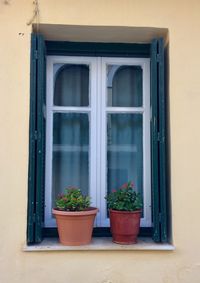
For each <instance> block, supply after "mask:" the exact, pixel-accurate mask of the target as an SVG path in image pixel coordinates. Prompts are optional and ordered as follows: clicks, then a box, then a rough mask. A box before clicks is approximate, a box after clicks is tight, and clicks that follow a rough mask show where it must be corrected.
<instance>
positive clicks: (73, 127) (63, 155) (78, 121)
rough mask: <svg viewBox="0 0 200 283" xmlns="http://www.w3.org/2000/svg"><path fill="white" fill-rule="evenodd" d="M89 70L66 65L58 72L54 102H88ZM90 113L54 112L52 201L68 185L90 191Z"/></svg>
mask: <svg viewBox="0 0 200 283" xmlns="http://www.w3.org/2000/svg"><path fill="white" fill-rule="evenodd" d="M88 85H89V70H88V67H87V66H84V65H64V66H63V67H62V68H61V71H58V72H57V75H56V80H55V89H54V105H58V106H78V107H81V106H86V105H88V97H89V95H88ZM88 163H89V117H88V114H85V113H67V112H66V113H54V116H53V168H52V170H53V172H52V176H53V180H52V186H53V188H52V201H53V203H52V205H54V201H55V198H56V196H57V195H58V194H59V193H62V192H63V191H64V189H65V188H66V187H69V186H75V187H79V188H80V189H81V190H82V192H83V193H84V194H88V191H89V178H88V176H89V166H88Z"/></svg>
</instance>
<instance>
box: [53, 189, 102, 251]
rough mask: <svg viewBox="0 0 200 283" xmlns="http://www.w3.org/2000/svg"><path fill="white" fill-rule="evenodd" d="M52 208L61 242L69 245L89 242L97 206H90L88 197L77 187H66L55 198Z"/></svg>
mask: <svg viewBox="0 0 200 283" xmlns="http://www.w3.org/2000/svg"><path fill="white" fill-rule="evenodd" d="M55 203H56V208H54V209H52V213H53V214H54V215H55V218H56V223H57V227H58V234H59V239H60V242H61V244H63V245H69V246H79V245H86V244H89V243H90V242H91V237H92V230H93V224H94V219H95V216H96V214H97V212H98V209H97V208H94V207H90V197H88V196H84V195H83V194H82V193H81V190H80V189H78V188H73V187H70V188H67V189H66V190H65V193H64V194H62V195H59V196H58V198H57V199H56V202H55Z"/></svg>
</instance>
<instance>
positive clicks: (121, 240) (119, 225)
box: [110, 209, 141, 245]
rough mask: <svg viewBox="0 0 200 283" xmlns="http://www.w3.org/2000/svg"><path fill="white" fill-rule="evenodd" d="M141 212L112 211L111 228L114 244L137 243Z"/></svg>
mask: <svg viewBox="0 0 200 283" xmlns="http://www.w3.org/2000/svg"><path fill="white" fill-rule="evenodd" d="M140 218H141V211H140V210H137V211H119V210H113V209H110V227H111V233H112V237H113V242H114V243H117V244H122V245H128V244H135V243H137V236H138V233H139V229H140Z"/></svg>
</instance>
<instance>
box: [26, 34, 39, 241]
mask: <svg viewBox="0 0 200 283" xmlns="http://www.w3.org/2000/svg"><path fill="white" fill-rule="evenodd" d="M36 50H37V38H36V36H35V35H33V34H32V36H31V70H30V117H29V168H28V219H27V222H28V225H27V243H28V244H30V243H33V242H34V241H35V235H34V234H35V223H34V221H35V173H36V171H35V168H36V140H35V138H36V136H35V135H36V85H37V84H36V81H37V77H36V76H37V62H36V58H35V54H36Z"/></svg>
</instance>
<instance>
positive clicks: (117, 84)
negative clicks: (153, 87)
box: [107, 65, 142, 107]
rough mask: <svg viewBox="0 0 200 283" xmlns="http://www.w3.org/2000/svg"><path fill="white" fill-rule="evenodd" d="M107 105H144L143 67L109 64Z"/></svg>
mask: <svg viewBox="0 0 200 283" xmlns="http://www.w3.org/2000/svg"><path fill="white" fill-rule="evenodd" d="M107 106H116V107H120V106H121V107H140V106H142V68H141V67H140V66H120V65H108V66H107Z"/></svg>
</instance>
